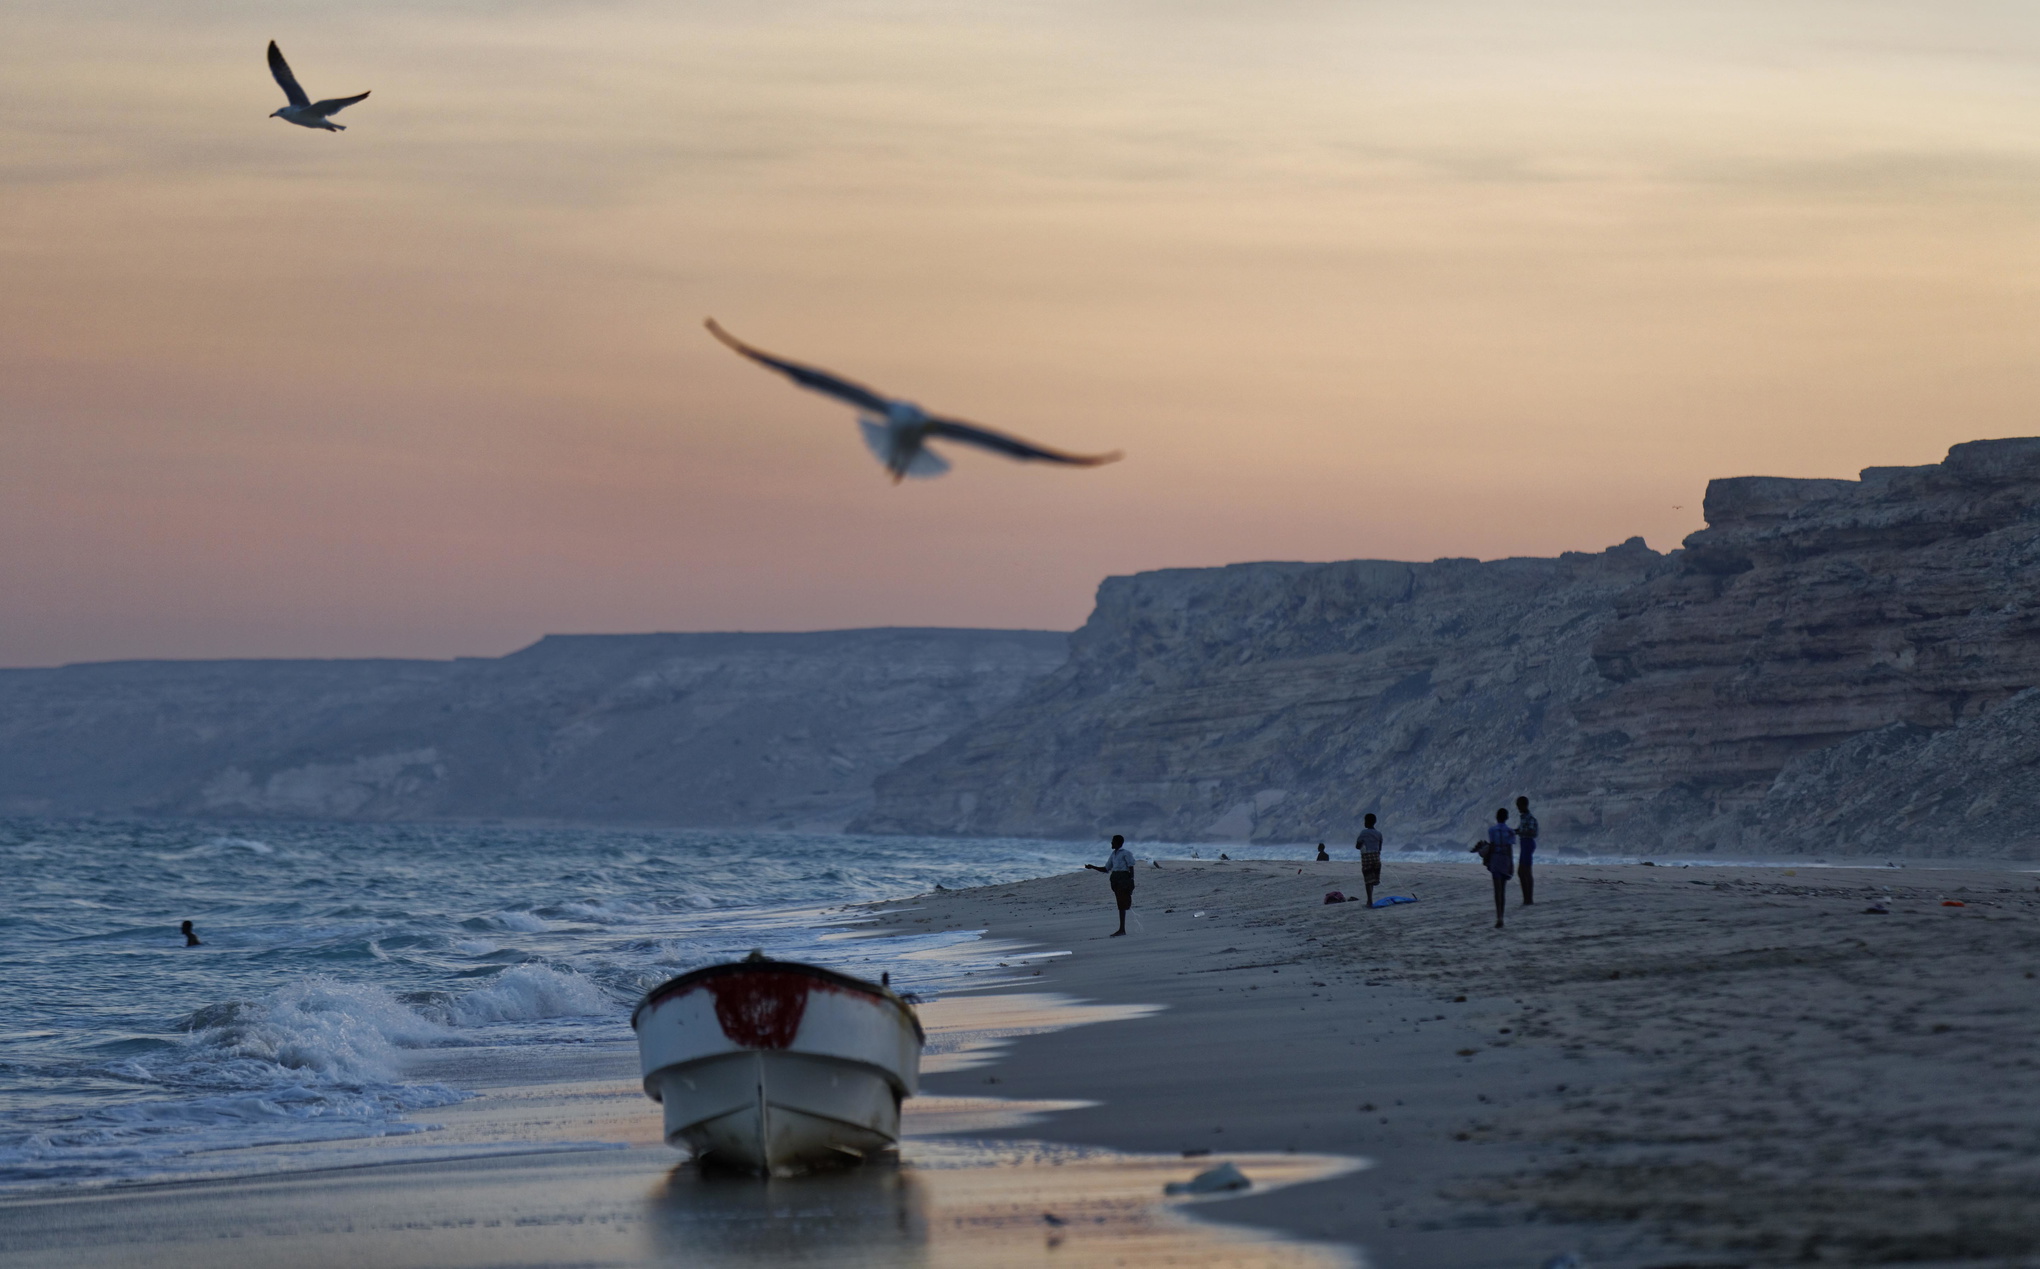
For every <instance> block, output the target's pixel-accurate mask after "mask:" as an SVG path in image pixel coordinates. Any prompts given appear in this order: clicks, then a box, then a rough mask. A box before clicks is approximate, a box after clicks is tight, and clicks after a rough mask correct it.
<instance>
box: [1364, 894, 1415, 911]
mask: <svg viewBox="0 0 2040 1269" xmlns="http://www.w3.org/2000/svg"><path fill="white" fill-rule="evenodd" d="M1416 901H1417V896H1415V895H1413V894H1385V895H1383V896H1381V897H1380V898H1379V899H1376V900H1375V901H1374V903H1373V904H1372V905H1371V906H1373V907H1377V908H1392V907H1394V906H1395V905H1396V904H1398V903H1415V902H1416Z"/></svg>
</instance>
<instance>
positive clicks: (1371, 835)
mask: <svg viewBox="0 0 2040 1269" xmlns="http://www.w3.org/2000/svg"><path fill="white" fill-rule="evenodd" d="M1353 849H1354V850H1357V851H1359V852H1360V881H1361V884H1363V885H1365V886H1366V887H1367V906H1368V907H1369V908H1372V907H1373V906H1374V887H1376V886H1378V885H1380V884H1381V830H1379V829H1377V828H1375V827H1374V817H1373V816H1372V815H1369V816H1368V817H1367V820H1366V827H1364V828H1362V829H1361V830H1360V836H1358V837H1356V838H1354V839H1353Z"/></svg>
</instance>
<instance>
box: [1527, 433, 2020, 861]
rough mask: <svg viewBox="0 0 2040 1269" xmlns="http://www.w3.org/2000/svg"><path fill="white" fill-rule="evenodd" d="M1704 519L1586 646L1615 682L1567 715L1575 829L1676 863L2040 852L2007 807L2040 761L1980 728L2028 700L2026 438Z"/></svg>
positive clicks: (1751, 490)
mask: <svg viewBox="0 0 2040 1269" xmlns="http://www.w3.org/2000/svg"><path fill="white" fill-rule="evenodd" d="M1706 505H1707V520H1708V527H1707V528H1706V529H1705V530H1703V531H1701V532H1699V533H1696V534H1694V535H1692V536H1691V537H1689V538H1688V539H1687V540H1686V550H1685V551H1684V552H1683V553H1682V554H1681V558H1680V561H1679V568H1678V570H1677V572H1676V573H1674V574H1671V575H1668V576H1665V577H1662V578H1659V579H1656V580H1654V581H1653V582H1651V583H1650V584H1649V585H1646V586H1642V587H1639V588H1638V589H1637V590H1635V591H1633V592H1631V593H1630V594H1627V595H1624V596H1623V597H1622V598H1621V600H1620V602H1619V604H1618V609H1619V616H1618V618H1617V619H1616V620H1615V621H1613V622H1611V623H1609V625H1608V626H1607V628H1606V629H1605V630H1603V631H1602V633H1601V635H1600V637H1599V638H1598V639H1597V640H1596V642H1595V645H1594V657H1595V661H1596V664H1597V665H1598V667H1599V669H1600V671H1601V674H1602V675H1603V676H1604V677H1605V678H1606V679H1608V680H1609V682H1610V683H1611V685H1612V686H1611V688H1610V690H1608V691H1607V692H1605V693H1603V694H1601V695H1600V696H1597V697H1595V698H1594V699H1592V700H1590V701H1588V702H1585V703H1583V705H1582V707H1581V709H1580V721H1581V738H1582V750H1581V754H1580V760H1579V761H1578V762H1577V764H1575V767H1574V771H1575V772H1576V774H1577V781H1576V783H1574V784H1573V785H1571V786H1570V787H1569V788H1568V789H1566V790H1565V791H1564V792H1563V796H1564V797H1565V799H1566V801H1567V802H1568V804H1569V805H1570V806H1571V807H1573V808H1574V809H1575V810H1576V811H1577V813H1578V815H1579V816H1580V818H1581V819H1582V820H1583V821H1586V822H1589V823H1593V824H1605V825H1608V826H1610V827H1619V828H1620V829H1621V833H1622V835H1623V836H1624V837H1625V838H1626V839H1628V840H1630V841H1632V842H1634V843H1636V844H1637V845H1639V846H1652V845H1657V846H1661V847H1664V848H1669V849H1677V850H1681V851H1695V850H1698V851H1707V850H1724V851H1735V852H1741V853H1749V852H1756V851H1765V850H1776V849H1781V848H1803V849H1811V850H1831V851H1855V850H1860V851H1864V852H1869V853H1877V852H1879V851H1885V852H1888V853H1892V854H1905V853H1941V854H1948V853H1956V854H1970V855H1975V854H2003V853H2018V852H2020V851H2023V850H2026V849H2029V848H2030V847H2032V846H2034V845H2036V844H2040V831H2036V830H2035V829H2032V828H2026V827H2024V826H2023V825H2020V824H2018V823H2017V819H2018V818H2019V814H2018V812H2016V811H2010V810H2009V808H2006V807H2004V805H2003V802H2004V794H2005V792H2006V790H2007V789H2008V788H2010V787H2012V786H2013V785H2016V784H2019V783H2020V782H2021V781H2025V782H2027V783H2030V780H2031V773H2030V770H2029V768H2030V767H2031V766H2032V764H2034V763H2035V762H2036V761H2040V748H2034V747H2032V746H2031V745H2030V744H2027V743H2026V742H2025V741H2024V740H2022V739H2021V737H2023V736H2027V735H2029V733H2028V732H2025V731H2023V730H2021V729H2019V728H2016V727H2010V726H2009V720H2004V721H2000V722H1996V723H1991V724H1988V725H1985V723H1984V720H1986V718H1987V717H1988V716H1990V715H1991V714H1992V713H1993V712H1994V711H1995V710H1996V709H1997V708H1998V707H2000V706H2001V705H2003V704H2004V703H2006V702H2007V701H2009V700H2010V699H2012V698H2014V697H2016V696H2018V694H2019V693H2021V692H2024V691H2026V690H2027V689H2029V688H2031V687H2033V686H2035V685H2040V438H2032V439H2018V440H2000V441H1976V442H1972V443H1970V444H1967V445H1957V446H1955V447H1954V448H1953V449H1951V450H1950V451H1949V452H1948V457H1947V460H1946V461H1945V462H1942V463H1938V464H1934V465H1931V466H1923V467H1873V468H1870V469H1868V470H1866V471H1865V472H1864V473H1863V475H1862V479H1861V480H1855V481H1844V480H1780V479H1767V478H1743V479H1736V480H1717V481H1715V482H1713V484H1711V485H1710V486H1709V487H1708V491H1707V504H1706ZM2030 709H2031V706H2030V704H2028V705H2025V706H2022V707H2021V716H2022V717H2023V716H2024V713H2026V712H2030ZM1873 782H1874V783H1875V784H1878V785H1881V786H1883V787H1884V788H1885V789H1887V790H1889V792H1888V793H1884V794H1880V793H1878V792H1877V791H1876V790H1875V789H1873V788H1871V787H1868V785H1869V784H1871V783H1873ZM2029 805H2030V804H2029ZM1873 806H1874V807H1878V808H1881V809H1879V810H1878V812H1877V813H1876V814H1874V815H1871V814H1866V813H1865V812H1866V810H1867V808H1869V807H1873ZM1958 807H1960V808H1970V807H1973V808H1974V811H1973V814H1972V813H1970V812H1967V811H1965V812H1963V813H1961V814H1957V813H1956V809H1955V808H1958ZM1991 808H1998V809H1997V810H1993V809H1991ZM2021 842H2023V843H2025V844H2024V845H2020V843H2021Z"/></svg>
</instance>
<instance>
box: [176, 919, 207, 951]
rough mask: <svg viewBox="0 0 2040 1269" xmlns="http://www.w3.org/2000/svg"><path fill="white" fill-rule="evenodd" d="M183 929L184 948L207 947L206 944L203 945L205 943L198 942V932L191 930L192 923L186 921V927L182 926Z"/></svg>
mask: <svg viewBox="0 0 2040 1269" xmlns="http://www.w3.org/2000/svg"><path fill="white" fill-rule="evenodd" d="M181 928H182V929H183V931H184V946H186V947H204V946H205V944H203V943H201V942H199V941H198V932H197V931H196V930H193V929H192V928H191V922H189V921H186V922H185V923H184V925H183V926H182V927H181Z"/></svg>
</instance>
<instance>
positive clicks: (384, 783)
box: [0, 630, 1068, 830]
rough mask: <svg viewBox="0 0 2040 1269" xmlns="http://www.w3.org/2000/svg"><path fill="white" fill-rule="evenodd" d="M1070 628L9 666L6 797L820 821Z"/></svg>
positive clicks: (789, 824) (50, 802) (330, 814)
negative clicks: (432, 656) (411, 657)
mask: <svg viewBox="0 0 2040 1269" xmlns="http://www.w3.org/2000/svg"><path fill="white" fill-rule="evenodd" d="M1067 638H1068V636H1066V635H1064V634H1061V633H1056V632H1043V631H1024V630H1021V631H1002V630H843V631H825V632H820V633H814V634H670V635H668V634H661V635H585V636H557V635H556V636H551V637H548V638H546V639H543V640H541V641H540V642H538V643H537V644H534V645H533V646H531V647H529V648H526V649H524V650H523V651H521V652H517V653H514V654H512V655H510V656H507V657H502V658H499V659H462V660H458V661H214V662H126V663H114V664H102V665H76V666H66V667H63V668H60V669H53V670H0V813H12V814H45V815H127V814H136V815H172V816H209V817H217V818H237V817H250V816H255V817H290V818H303V819H376V820H396V819H404V820H421V819H510V820H537V821H569V822H580V823H645V824H671V825H702V826H729V827H736V826H775V827H784V828H801V829H808V830H831V829H835V828H840V827H841V826H842V825H843V823H844V821H846V820H848V819H849V818H851V817H852V816H854V815H856V814H858V813H860V812H862V811H863V810H865V809H867V808H868V807H869V806H870V804H871V800H872V793H871V782H872V778H873V777H874V776H875V775H876V774H878V773H879V772H881V771H884V770H886V769H887V768H889V767H892V766H894V765H897V764H898V763H900V762H902V761H904V760H906V759H907V758H910V757H912V756H913V755H915V754H917V753H919V752H921V751H922V750H924V749H927V748H928V747H930V746H931V745H934V744H935V743H937V742H938V741H940V740H942V739H943V738H944V737H946V736H948V735H950V734H951V733H953V732H955V731H957V730H958V729H959V728H962V727H964V726H966V725H968V724H970V723H972V722H975V721H977V720H979V719H981V718H983V717H985V716H986V715H988V714H990V713H992V712H993V711H995V710H997V709H998V708H1000V707H1001V706H1003V705H1005V704H1006V703H1007V702H1009V701H1010V700H1012V699H1013V698H1014V697H1015V696H1016V695H1018V693H1019V692H1020V691H1021V690H1022V689H1023V688H1024V687H1026V686H1027V685H1029V684H1030V683H1033V682H1034V681H1036V680H1038V679H1040V678H1041V677H1042V676H1044V675H1046V674H1047V673H1049V672H1050V671H1051V670H1053V669H1055V668H1056V667H1057V666H1058V665H1060V664H1061V663H1062V661H1063V659H1064V656H1065V645H1066V641H1067Z"/></svg>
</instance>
